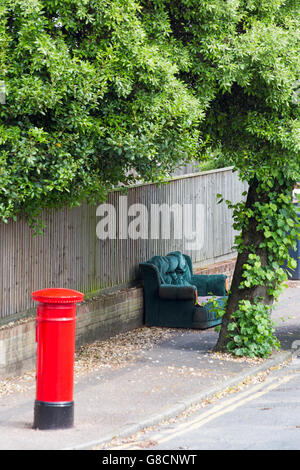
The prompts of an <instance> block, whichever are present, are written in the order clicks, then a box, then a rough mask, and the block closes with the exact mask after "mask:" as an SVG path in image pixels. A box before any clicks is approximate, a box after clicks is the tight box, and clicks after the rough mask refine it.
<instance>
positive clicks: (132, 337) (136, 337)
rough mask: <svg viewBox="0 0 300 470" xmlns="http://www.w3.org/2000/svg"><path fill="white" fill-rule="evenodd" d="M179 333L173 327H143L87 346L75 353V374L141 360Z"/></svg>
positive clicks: (113, 367) (116, 366) (117, 367)
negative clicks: (144, 355) (143, 356)
mask: <svg viewBox="0 0 300 470" xmlns="http://www.w3.org/2000/svg"><path fill="white" fill-rule="evenodd" d="M176 333H178V330H174V329H170V328H158V327H141V328H136V329H134V330H132V331H128V332H127V333H120V334H118V335H116V336H113V337H112V338H109V339H107V340H104V341H95V342H94V343H92V344H87V345H84V346H82V347H81V348H80V349H79V350H78V351H77V352H76V354H75V375H76V374H77V375H83V374H86V373H89V372H92V371H96V370H99V369H102V368H109V369H112V370H114V369H119V368H120V367H124V366H125V365H128V364H130V363H132V362H134V361H135V360H136V359H138V358H139V357H140V355H141V354H142V352H143V351H146V350H147V351H149V350H150V349H152V348H153V346H154V345H156V344H158V343H160V342H162V341H164V340H167V339H169V338H170V337H172V336H174V335H175V334H176Z"/></svg>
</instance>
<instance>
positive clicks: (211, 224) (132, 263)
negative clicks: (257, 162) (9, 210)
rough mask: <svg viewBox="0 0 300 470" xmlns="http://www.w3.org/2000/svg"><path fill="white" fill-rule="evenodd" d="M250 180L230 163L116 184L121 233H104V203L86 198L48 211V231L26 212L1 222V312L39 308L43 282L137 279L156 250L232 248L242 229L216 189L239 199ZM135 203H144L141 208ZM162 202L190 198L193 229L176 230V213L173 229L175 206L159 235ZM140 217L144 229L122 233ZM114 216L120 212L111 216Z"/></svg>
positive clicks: (208, 256) (9, 314)
mask: <svg viewBox="0 0 300 470" xmlns="http://www.w3.org/2000/svg"><path fill="white" fill-rule="evenodd" d="M245 187H246V186H245V184H244V183H241V182H240V181H239V179H238V176H237V174H236V173H232V171H231V169H230V168H229V169H228V168H227V169H221V170H215V171H209V172H205V173H194V174H191V175H182V176H179V177H176V178H174V179H173V180H171V181H170V182H169V183H168V184H161V185H158V184H146V185H138V186H134V187H132V188H130V189H129V190H128V193H127V195H124V194H122V193H121V192H120V191H118V190H116V191H114V192H112V193H110V195H109V198H108V201H107V203H108V204H111V207H113V208H114V210H115V221H116V229H117V232H118V233H117V237H116V238H115V239H109V238H108V239H106V240H100V239H99V238H98V237H97V234H96V228H97V224H98V223H99V221H100V220H101V217H99V216H97V215H96V209H97V208H96V207H94V206H87V205H85V204H83V205H82V206H80V207H76V208H74V209H71V210H68V209H64V210H60V211H51V212H50V213H49V214H44V218H45V221H46V228H45V230H44V234H43V235H38V236H33V235H32V231H31V229H30V228H29V227H28V224H27V223H26V221H25V220H21V219H19V220H18V221H17V222H13V221H10V222H9V223H8V224H4V223H0V240H1V245H0V255H1V263H2V269H1V272H0V295H1V301H0V305H1V308H0V320H1V319H2V322H3V321H7V320H8V319H11V318H13V317H16V315H17V316H18V315H20V314H22V312H26V311H28V310H29V309H31V308H32V306H33V303H32V301H31V292H32V291H34V290H37V289H42V288H45V287H69V288H73V289H78V290H80V291H83V292H85V293H96V292H98V291H99V290H101V289H104V288H109V287H112V286H118V285H126V284H128V283H130V282H131V281H134V280H135V279H137V277H138V275H139V273H138V265H139V263H140V262H141V261H145V260H147V259H149V258H150V257H151V256H153V255H154V254H163V255H164V254H167V253H168V252H169V251H172V250H179V251H182V252H185V253H188V254H190V255H191V257H192V259H193V261H194V262H195V263H200V264H202V265H203V264H207V263H208V262H213V261H217V260H218V259H220V257H226V256H229V255H230V254H231V253H232V245H233V241H234V235H235V233H234V230H233V229H232V213H231V211H230V210H229V209H228V208H227V206H226V205H225V203H222V204H217V198H216V194H217V193H221V194H223V195H224V198H225V199H229V200H231V201H233V202H235V201H238V200H240V199H241V198H242V196H241V194H242V192H243V191H244V190H245ZM133 204H142V206H140V207H141V208H142V211H141V213H140V212H137V207H134V206H133ZM162 204H167V206H166V207H167V208H168V207H171V206H172V207H173V205H174V204H177V205H178V206H177V209H178V208H179V209H180V208H182V207H183V205H184V204H187V205H190V206H189V207H192V208H193V210H194V213H193V214H190V215H185V216H184V221H183V230H186V232H187V233H185V234H182V236H181V238H174V237H175V236H178V230H177V231H176V221H177V222H178V220H180V217H179V219H178V218H177V219H176V218H175V219H174V217H173V216H172V217H171V219H170V220H171V232H170V234H168V233H167V232H168V224H167V223H166V217H167V216H168V213H167V212H166V214H167V215H165V216H164V217H163V222H164V223H165V225H164V226H160V227H158V228H159V230H160V231H159V238H155V237H157V233H158V232H157V218H155V217H154V215H155V214H157V212H155V208H156V211H157V210H158V209H157V208H161V205H162ZM126 205H127V209H128V210H129V216H128V210H127V212H126ZM154 205H156V206H154ZM153 207H154V209H153ZM174 207H176V206H174ZM196 208H198V211H196ZM133 209H135V211H134V210H133ZM151 210H153V213H152V212H151ZM179 212H180V210H179ZM179 212H178V213H179ZM179 216H180V214H179ZM181 216H183V213H181ZM139 217H140V219H139V221H140V224H139V225H138V227H137V228H141V227H142V228H143V230H144V231H143V233H142V234H141V236H142V237H141V238H137V239H133V238H132V236H129V237H127V238H123V239H122V238H121V237H122V236H123V237H125V236H126V231H127V229H128V226H129V228H130V230H132V233H133V234H135V236H136V235H137V233H138V232H137V230H134V228H135V225H134V224H137V221H138V218H139ZM107 220H109V219H107ZM113 220H114V214H113V213H112V214H110V221H113ZM155 221H156V225H155ZM130 223H133V225H130ZM147 228H148V231H147ZM177 228H178V227H177ZM161 231H162V232H163V233H161ZM191 232H197V233H198V234H200V239H199V242H198V244H196V245H195V246H193V247H192V249H191V244H190V243H189V240H188V239H187V235H191ZM153 235H154V236H153ZM179 235H180V233H179ZM184 235H185V236H184ZM163 237H165V238H163Z"/></svg>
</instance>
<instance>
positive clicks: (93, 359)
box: [0, 327, 186, 397]
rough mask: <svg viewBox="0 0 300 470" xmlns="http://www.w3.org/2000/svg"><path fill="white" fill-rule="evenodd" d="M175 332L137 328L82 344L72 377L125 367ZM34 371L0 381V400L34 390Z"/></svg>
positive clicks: (77, 353) (166, 329)
mask: <svg viewBox="0 0 300 470" xmlns="http://www.w3.org/2000/svg"><path fill="white" fill-rule="evenodd" d="M178 332H180V330H175V329H169V328H157V327H141V328H136V329H134V330H132V331H128V332H127V333H120V334H118V335H116V336H113V337H111V338H108V339H107V340H104V341H95V342H94V343H91V344H86V345H84V346H82V347H81V348H79V349H78V351H76V353H75V364H74V376H75V378H77V377H81V376H83V375H86V374H88V373H90V372H93V371H96V370H99V369H104V368H109V369H112V370H113V369H119V368H121V367H125V366H126V365H128V364H130V363H132V362H134V361H135V360H136V359H138V357H139V356H140V355H141V354H142V352H143V351H146V350H150V349H151V348H152V347H153V346H154V345H155V344H158V343H160V342H162V341H164V340H166V339H169V338H171V337H172V336H173V335H175V334H178ZM185 332H186V331H185ZM35 372H36V371H35V369H31V370H28V371H26V373H24V374H22V375H20V376H18V377H15V376H14V377H8V378H6V379H4V380H0V397H1V396H8V395H11V394H13V393H22V392H26V391H30V390H32V389H33V388H34V387H35Z"/></svg>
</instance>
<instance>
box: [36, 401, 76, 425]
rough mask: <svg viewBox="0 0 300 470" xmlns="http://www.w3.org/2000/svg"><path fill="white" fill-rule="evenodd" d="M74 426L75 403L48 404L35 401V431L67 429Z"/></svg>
mask: <svg viewBox="0 0 300 470" xmlns="http://www.w3.org/2000/svg"><path fill="white" fill-rule="evenodd" d="M73 424H74V402H73V401H67V402H66V401H64V402H55V403H53V402H46V401H38V400H35V403H34V421H33V428H34V429H65V428H72V427H73Z"/></svg>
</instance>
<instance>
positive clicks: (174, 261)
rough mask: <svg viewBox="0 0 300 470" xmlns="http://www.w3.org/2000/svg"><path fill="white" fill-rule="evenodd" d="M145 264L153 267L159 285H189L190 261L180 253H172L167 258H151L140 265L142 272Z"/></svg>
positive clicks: (190, 275) (191, 272) (191, 271)
mask: <svg viewBox="0 0 300 470" xmlns="http://www.w3.org/2000/svg"><path fill="white" fill-rule="evenodd" d="M145 264H147V265H152V266H155V268H156V271H157V273H158V279H159V283H160V284H172V285H177V286H181V285H182V286H186V285H190V281H191V277H192V274H193V267H192V261H191V258H190V257H189V256H188V255H183V254H182V253H180V251H173V252H171V253H168V254H167V256H153V257H152V258H150V259H149V260H148V261H147V262H146V263H141V264H140V266H141V268H142V271H143V266H144V265H145Z"/></svg>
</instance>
